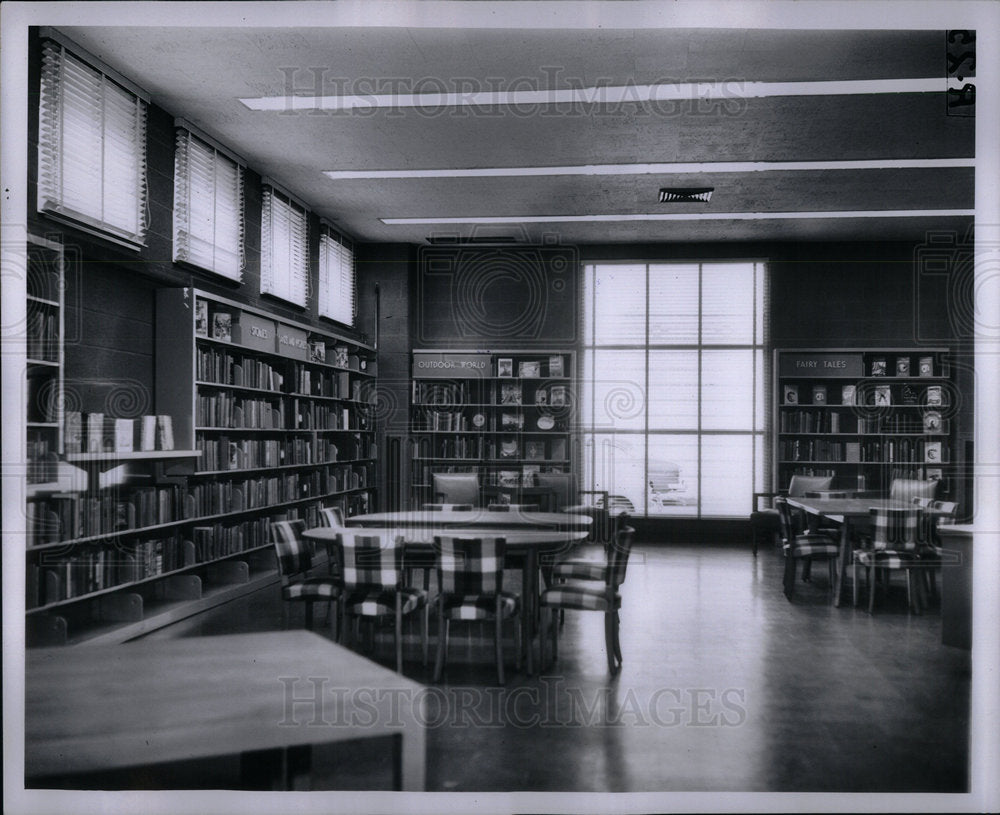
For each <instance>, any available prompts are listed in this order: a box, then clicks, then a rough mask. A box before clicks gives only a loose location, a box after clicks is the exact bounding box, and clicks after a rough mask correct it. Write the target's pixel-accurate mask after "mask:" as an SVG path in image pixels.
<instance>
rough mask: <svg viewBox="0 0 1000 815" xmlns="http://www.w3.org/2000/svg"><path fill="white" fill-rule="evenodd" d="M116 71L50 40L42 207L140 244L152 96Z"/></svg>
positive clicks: (44, 83) (45, 67) (43, 105)
mask: <svg viewBox="0 0 1000 815" xmlns="http://www.w3.org/2000/svg"><path fill="white" fill-rule="evenodd" d="M95 63H96V61H95ZM109 73H110V72H109V71H106V70H102V69H99V68H97V67H94V66H93V65H91V64H89V63H88V62H85V61H84V60H83V59H80V58H79V57H77V56H75V55H74V54H72V53H70V51H68V50H67V49H66V47H65V46H64V45H63V43H61V42H57V41H55V40H51V39H46V40H45V41H44V42H43V44H42V78H41V92H40V94H39V121H38V209H39V211H41V212H51V213H55V214H58V215H63V216H66V217H68V218H72V219H73V220H76V221H79V222H80V223H82V224H84V225H86V226H89V227H94V228H97V229H99V230H101V231H103V232H106V233H109V234H110V235H113V236H115V237H118V238H124V239H125V240H127V241H129V242H130V243H135V244H141V243H142V241H143V237H144V235H145V232H146V226H147V211H146V207H147V200H146V196H147V190H146V100H145V99H143V98H142V97H141V96H139V95H138V94H137V93H135V92H133V91H132V90H130V89H128V88H126V87H125V86H124V85H123V84H122V83H121V82H118V81H117V80H116V79H113V78H112V77H111V76H110V75H109Z"/></svg>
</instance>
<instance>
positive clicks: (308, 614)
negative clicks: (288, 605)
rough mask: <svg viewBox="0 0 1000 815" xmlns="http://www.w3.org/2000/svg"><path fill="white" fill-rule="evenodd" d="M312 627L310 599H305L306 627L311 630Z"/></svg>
mask: <svg viewBox="0 0 1000 815" xmlns="http://www.w3.org/2000/svg"><path fill="white" fill-rule="evenodd" d="M312 627H313V604H312V601H311V600H306V628H307V629H309V630H310V631H312Z"/></svg>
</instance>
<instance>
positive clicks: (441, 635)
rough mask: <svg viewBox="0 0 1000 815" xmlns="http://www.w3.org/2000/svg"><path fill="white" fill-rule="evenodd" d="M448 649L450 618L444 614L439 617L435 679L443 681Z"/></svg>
mask: <svg viewBox="0 0 1000 815" xmlns="http://www.w3.org/2000/svg"><path fill="white" fill-rule="evenodd" d="M447 650H448V618H447V617H445V616H444V615H443V614H442V615H440V616H439V618H438V642H437V658H436V659H435V660H434V681H435V682H440V681H441V674H442V673H443V672H444V658H445V652H446V651H447Z"/></svg>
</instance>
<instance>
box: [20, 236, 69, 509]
mask: <svg viewBox="0 0 1000 815" xmlns="http://www.w3.org/2000/svg"><path fill="white" fill-rule="evenodd" d="M26 271H27V281H26V283H27V287H26V288H27V303H26V306H27V311H26V314H27V323H26V332H25V340H26V348H25V352H26V364H25V388H24V399H25V414H24V415H25V416H26V417H27V418H26V422H27V424H26V434H27V447H26V454H27V455H26V460H27V469H26V472H25V480H26V485H27V488H28V494H29V495H34V494H35V493H36V492H39V491H43V490H45V489H48V488H55V487H56V486H58V484H57V482H58V477H59V474H58V466H59V457H60V455H61V454H62V452H63V434H62V428H63V405H64V395H63V336H64V326H63V323H64V308H63V306H64V304H63V291H64V288H65V287H64V285H63V284H64V270H63V247H62V245H61V244H59V243H56V242H54V241H51V240H47V239H45V238H41V237H38V236H36V235H30V234H29V235H28V245H27V266H26Z"/></svg>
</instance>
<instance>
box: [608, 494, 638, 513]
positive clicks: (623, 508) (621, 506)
mask: <svg viewBox="0 0 1000 815" xmlns="http://www.w3.org/2000/svg"><path fill="white" fill-rule="evenodd" d="M606 509H607V510H608V512H628V513H629V514H631V513H633V512H635V505H634V504H633V503H632V501H631V500H630V499H629V498H627V497H625V496H624V495H609V496H608V505H607V507H606Z"/></svg>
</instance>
